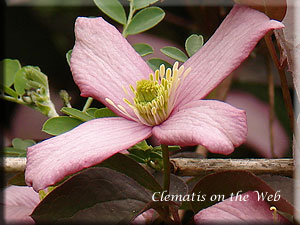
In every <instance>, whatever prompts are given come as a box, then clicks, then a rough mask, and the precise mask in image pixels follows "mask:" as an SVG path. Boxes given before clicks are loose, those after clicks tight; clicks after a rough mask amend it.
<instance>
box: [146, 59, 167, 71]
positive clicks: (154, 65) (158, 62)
mask: <svg viewBox="0 0 300 225" xmlns="http://www.w3.org/2000/svg"><path fill="white" fill-rule="evenodd" d="M147 63H148V65H149V66H150V68H151V69H152V70H153V71H155V70H157V69H159V67H160V65H161V64H164V65H165V67H166V68H172V65H171V64H170V63H168V62H166V61H164V60H162V59H159V58H152V59H149V60H148V61H147Z"/></svg>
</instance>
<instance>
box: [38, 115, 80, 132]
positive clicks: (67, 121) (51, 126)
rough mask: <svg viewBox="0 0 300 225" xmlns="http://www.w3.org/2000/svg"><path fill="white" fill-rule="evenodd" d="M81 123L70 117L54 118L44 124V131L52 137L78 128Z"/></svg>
mask: <svg viewBox="0 0 300 225" xmlns="http://www.w3.org/2000/svg"><path fill="white" fill-rule="evenodd" d="M81 123H82V121H80V120H78V119H75V118H71V117H68V116H59V117H53V118H50V119H48V120H47V121H46V122H45V123H44V125H43V129H42V131H44V132H46V133H47V134H51V135H59V134H62V133H65V132H67V131H69V130H71V129H73V128H74V127H77V126H78V125H79V124H81Z"/></svg>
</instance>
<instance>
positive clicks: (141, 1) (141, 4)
mask: <svg viewBox="0 0 300 225" xmlns="http://www.w3.org/2000/svg"><path fill="white" fill-rule="evenodd" d="M155 2H158V0H133V7H134V8H135V9H142V8H145V7H147V6H149V5H152V4H154V3H155Z"/></svg>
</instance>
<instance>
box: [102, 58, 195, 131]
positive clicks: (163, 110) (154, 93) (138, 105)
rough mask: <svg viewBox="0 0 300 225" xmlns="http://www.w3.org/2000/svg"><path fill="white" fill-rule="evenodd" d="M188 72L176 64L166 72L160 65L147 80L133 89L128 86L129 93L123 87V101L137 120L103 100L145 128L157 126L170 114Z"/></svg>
mask: <svg viewBox="0 0 300 225" xmlns="http://www.w3.org/2000/svg"><path fill="white" fill-rule="evenodd" d="M190 71H191V68H188V69H187V70H185V71H184V67H183V66H181V67H180V68H178V62H176V63H175V64H174V66H173V68H172V69H170V68H168V69H167V70H166V69H165V66H164V65H163V64H162V65H161V66H160V68H159V70H156V71H155V73H154V74H152V73H151V74H150V75H149V79H148V80H139V81H137V82H136V88H135V89H134V88H133V86H132V85H130V90H131V92H128V91H127V89H126V88H125V87H123V89H124V92H125V93H126V95H127V96H128V99H127V98H124V99H123V100H124V102H125V103H127V104H128V105H129V106H130V107H131V108H132V110H133V111H134V113H135V115H136V116H137V118H138V120H137V119H136V118H133V117H132V116H130V115H129V113H128V112H127V111H126V110H125V108H124V107H123V106H121V105H118V106H116V105H115V104H114V103H113V102H112V101H111V100H110V99H108V98H106V99H105V100H106V101H107V102H108V103H109V104H111V105H112V106H114V107H115V108H116V109H117V110H118V111H120V112H121V113H123V114H124V115H126V116H128V117H129V118H131V119H133V120H135V121H137V122H141V123H143V124H145V125H147V126H154V125H158V124H160V123H162V122H163V121H165V120H166V119H167V118H168V117H169V115H170V114H171V112H172V110H173V108H174V105H175V102H176V99H177V97H178V95H179V92H180V87H181V84H182V82H183V80H184V78H185V77H186V76H187V75H188V74H189V72H190Z"/></svg>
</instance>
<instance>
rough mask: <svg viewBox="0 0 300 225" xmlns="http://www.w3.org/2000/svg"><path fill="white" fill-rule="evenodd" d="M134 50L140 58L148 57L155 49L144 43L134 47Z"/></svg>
mask: <svg viewBox="0 0 300 225" xmlns="http://www.w3.org/2000/svg"><path fill="white" fill-rule="evenodd" d="M133 48H134V50H135V51H136V52H137V53H139V54H140V56H146V55H149V54H151V53H153V48H152V47H151V46H150V45H148V44H144V43H138V44H134V45H133Z"/></svg>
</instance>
